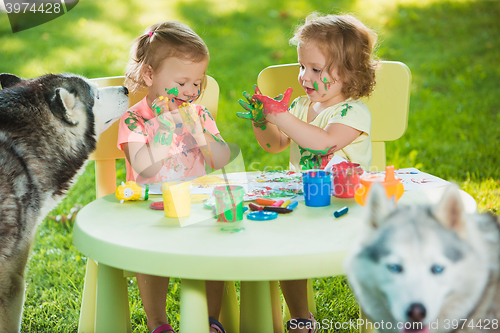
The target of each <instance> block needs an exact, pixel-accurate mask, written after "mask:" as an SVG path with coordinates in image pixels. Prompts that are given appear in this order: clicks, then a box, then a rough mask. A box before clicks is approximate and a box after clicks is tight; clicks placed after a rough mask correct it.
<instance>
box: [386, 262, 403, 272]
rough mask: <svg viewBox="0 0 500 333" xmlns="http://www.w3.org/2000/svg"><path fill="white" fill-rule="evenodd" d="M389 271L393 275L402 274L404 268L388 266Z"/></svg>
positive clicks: (397, 265)
mask: <svg viewBox="0 0 500 333" xmlns="http://www.w3.org/2000/svg"><path fill="white" fill-rule="evenodd" d="M387 269H388V270H389V271H391V273H401V272H403V266H401V265H399V264H387Z"/></svg>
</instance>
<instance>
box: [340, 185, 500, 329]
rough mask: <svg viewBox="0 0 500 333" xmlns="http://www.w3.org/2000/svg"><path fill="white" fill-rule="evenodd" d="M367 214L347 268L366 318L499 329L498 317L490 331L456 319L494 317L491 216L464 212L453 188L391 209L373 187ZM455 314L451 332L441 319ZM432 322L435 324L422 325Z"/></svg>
mask: <svg viewBox="0 0 500 333" xmlns="http://www.w3.org/2000/svg"><path fill="white" fill-rule="evenodd" d="M366 212H367V217H366V220H365V222H366V223H364V226H363V230H361V231H360V237H359V240H358V241H357V243H356V246H355V248H354V250H353V251H352V253H351V255H350V257H349V258H348V260H347V261H346V271H347V275H348V279H349V283H350V285H351V287H352V290H353V291H354V294H355V296H356V298H357V299H358V301H359V303H360V307H361V309H362V311H363V312H364V313H365V314H366V315H367V317H368V318H370V319H371V320H372V321H373V322H377V323H381V322H382V320H383V321H384V322H386V323H387V322H391V323H392V326H393V328H396V327H397V326H396V325H397V323H422V326H421V327H427V328H428V329H430V332H500V328H499V326H500V322H499V326H497V329H494V328H493V326H492V325H491V324H490V325H489V329H484V330H481V329H479V328H478V327H475V328H474V329H472V328H470V327H467V326H465V327H464V328H463V329H462V328H461V326H462V323H463V320H462V321H460V320H461V319H466V320H467V324H469V322H470V321H471V320H473V322H474V323H475V324H477V322H478V320H479V319H481V320H482V322H483V323H486V321H487V320H489V321H490V323H491V321H492V320H493V319H500V292H499V290H500V289H499V281H500V280H499V263H500V229H499V225H498V218H497V217H495V216H493V215H492V214H467V213H466V212H465V211H464V207H463V204H462V202H461V199H460V197H459V191H458V188H456V187H455V186H451V187H450V188H449V189H448V190H447V191H446V192H445V194H444V196H443V198H442V199H441V201H440V203H439V204H438V205H436V206H416V205H413V206H404V205H398V206H397V207H395V205H394V203H393V202H392V201H390V200H388V199H387V198H386V195H385V191H384V189H383V188H382V186H376V187H374V188H373V189H372V191H371V193H370V196H369V200H368V203H367V207H366ZM454 319H456V320H459V322H460V326H459V327H458V329H456V330H454V329H453V327H452V326H450V325H446V320H449V322H448V323H450V322H452V321H453V320H454ZM436 321H437V323H438V324H439V325H437V326H438V328H437V329H436V325H431V326H429V325H430V324H432V323H434V324H435V323H436ZM386 326H387V325H386ZM446 326H448V329H447V328H446ZM414 327H418V324H417V326H414ZM401 331H402V330H398V329H393V330H384V332H401ZM418 331H419V330H416V331H415V332H418Z"/></svg>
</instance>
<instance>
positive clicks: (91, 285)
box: [78, 258, 97, 333]
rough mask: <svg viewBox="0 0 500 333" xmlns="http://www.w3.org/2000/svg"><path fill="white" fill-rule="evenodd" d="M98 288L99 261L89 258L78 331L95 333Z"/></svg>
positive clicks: (80, 332)
mask: <svg viewBox="0 0 500 333" xmlns="http://www.w3.org/2000/svg"><path fill="white" fill-rule="evenodd" d="M96 288H97V263H96V262H95V261H94V260H92V259H90V258H88V260H87V268H86V270H85V282H84V284H83V292H82V306H81V308H80V320H79V322H78V333H94V327H95V299H96Z"/></svg>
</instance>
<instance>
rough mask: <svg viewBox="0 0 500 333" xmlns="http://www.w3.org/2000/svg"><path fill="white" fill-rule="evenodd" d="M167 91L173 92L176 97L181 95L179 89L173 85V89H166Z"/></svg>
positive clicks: (168, 92)
mask: <svg viewBox="0 0 500 333" xmlns="http://www.w3.org/2000/svg"><path fill="white" fill-rule="evenodd" d="M165 91H166V92H167V94H172V95H174V96H175V97H177V96H179V89H177V87H173V88H172V89H165Z"/></svg>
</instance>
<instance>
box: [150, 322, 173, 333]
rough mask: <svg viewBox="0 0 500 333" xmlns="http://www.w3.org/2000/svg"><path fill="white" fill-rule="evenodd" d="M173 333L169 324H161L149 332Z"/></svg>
mask: <svg viewBox="0 0 500 333" xmlns="http://www.w3.org/2000/svg"><path fill="white" fill-rule="evenodd" d="M170 331H172V332H174V333H175V331H174V329H173V328H172V326H170V325H169V324H163V325H160V326H158V327H157V328H155V329H154V330H152V331H151V333H167V332H170Z"/></svg>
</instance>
